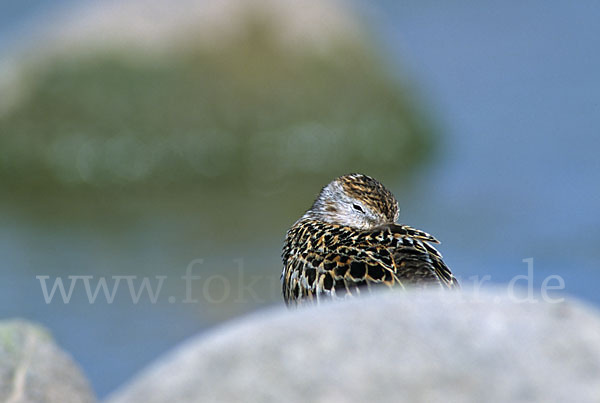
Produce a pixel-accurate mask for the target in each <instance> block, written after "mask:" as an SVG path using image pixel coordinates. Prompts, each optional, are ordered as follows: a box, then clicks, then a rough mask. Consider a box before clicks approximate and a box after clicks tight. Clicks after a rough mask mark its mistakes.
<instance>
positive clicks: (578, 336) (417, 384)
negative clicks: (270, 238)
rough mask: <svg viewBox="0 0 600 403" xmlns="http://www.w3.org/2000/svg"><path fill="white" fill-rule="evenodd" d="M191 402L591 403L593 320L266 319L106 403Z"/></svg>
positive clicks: (280, 312)
mask: <svg viewBox="0 0 600 403" xmlns="http://www.w3.org/2000/svg"><path fill="white" fill-rule="evenodd" d="M196 401H203V402H211V401H224V402H232V401H239V402H242V401H243V402H257V401H261V402H306V401H310V402H366V401H384V402H442V401H443V402H483V401H485V402H534V401H543V402H566V401H577V402H599V401H600V317H599V316H598V313H597V312H596V311H594V310H593V309H590V308H587V307H586V306H584V305H583V304H581V303H579V302H576V301H570V300H568V299H567V301H566V302H562V303H556V304H551V303H543V302H538V303H517V302H515V301H514V300H511V299H510V298H508V297H506V296H502V295H500V294H498V293H485V294H481V293H480V294H479V296H478V297H477V298H474V297H473V296H469V295H466V294H459V293H456V294H448V293H446V294H444V295H440V294H430V293H427V294H411V293H408V294H382V295H377V296H374V297H371V298H368V299H362V300H355V301H346V302H341V303H333V304H329V305H323V306H320V307H316V308H308V309H302V310H298V311H285V310H284V309H274V310H271V311H265V312H260V313H257V314H254V315H251V316H249V317H246V318H243V319H241V320H238V321H235V322H232V323H230V324H228V325H226V326H223V327H220V328H218V329H215V330H214V331H212V332H211V333H210V334H207V335H201V336H199V337H196V338H194V339H191V340H189V341H188V342H187V343H185V344H183V345H182V346H180V347H179V348H177V349H176V350H175V351H173V352H172V353H170V354H168V355H167V356H166V357H164V358H163V359H161V360H159V361H158V362H157V363H156V364H154V365H153V366H151V367H150V368H148V369H147V370H145V371H144V372H143V373H142V374H140V375H139V376H138V377H137V379H135V380H133V381H132V382H131V383H130V384H129V385H126V386H125V387H124V388H123V389H122V390H120V391H118V392H117V393H115V394H114V395H113V396H112V397H110V398H109V399H108V403H133V402H148V403H152V402H196Z"/></svg>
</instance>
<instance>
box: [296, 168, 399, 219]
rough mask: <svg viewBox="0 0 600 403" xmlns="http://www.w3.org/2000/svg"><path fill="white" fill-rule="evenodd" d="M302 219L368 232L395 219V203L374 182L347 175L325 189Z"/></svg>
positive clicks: (335, 180)
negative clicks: (367, 230)
mask: <svg viewBox="0 0 600 403" xmlns="http://www.w3.org/2000/svg"><path fill="white" fill-rule="evenodd" d="M303 218H309V219H316V220H320V221H325V222H327V223H330V224H339V225H344V226H349V227H353V228H357V229H370V228H374V227H377V226H379V225H383V224H389V223H394V222H395V221H396V220H397V219H398V202H397V201H396V198H395V197H394V195H393V194H392V193H391V192H390V191H389V190H387V189H386V188H385V186H383V185H382V184H381V183H379V182H378V181H377V180H375V179H373V178H371V177H369V176H366V175H362V174H349V175H344V176H340V177H339V178H336V179H334V180H333V181H332V182H331V183H329V184H328V185H327V186H325V187H324V188H323V189H322V190H321V193H319V196H318V197H317V199H316V200H315V202H314V203H313V205H312V207H311V208H310V210H308V211H307V212H306V214H305V215H304V217H303Z"/></svg>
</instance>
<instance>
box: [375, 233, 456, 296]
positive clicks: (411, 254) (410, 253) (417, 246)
mask: <svg viewBox="0 0 600 403" xmlns="http://www.w3.org/2000/svg"><path fill="white" fill-rule="evenodd" d="M373 232H375V234H377V235H376V236H377V237H379V238H381V237H383V238H385V239H388V241H386V242H389V243H390V246H391V247H392V248H393V250H394V252H393V254H394V263H395V265H396V269H397V274H398V277H400V278H401V279H405V280H408V282H410V283H411V284H425V283H432V282H434V283H435V282H437V283H438V284H440V285H442V286H444V287H446V288H460V286H459V284H458V280H456V278H455V277H454V276H453V275H452V272H451V271H450V268H448V266H447V265H446V263H444V261H443V260H442V255H441V253H439V252H438V251H437V249H435V248H434V247H433V246H431V244H430V243H439V241H438V240H437V239H435V238H434V237H433V236H431V235H430V234H428V233H426V232H424V231H421V230H418V229H415V228H412V227H409V226H408V225H398V224H388V225H385V226H382V227H379V228H376V229H375V230H373Z"/></svg>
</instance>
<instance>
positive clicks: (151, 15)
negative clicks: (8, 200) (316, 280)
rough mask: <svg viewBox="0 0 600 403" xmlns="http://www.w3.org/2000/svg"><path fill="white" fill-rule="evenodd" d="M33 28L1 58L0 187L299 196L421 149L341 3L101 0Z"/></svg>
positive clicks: (395, 83)
mask: <svg viewBox="0 0 600 403" xmlns="http://www.w3.org/2000/svg"><path fill="white" fill-rule="evenodd" d="M32 42H34V43H33V45H32V46H29V47H28V48H26V50H25V51H23V52H21V56H20V57H18V58H16V59H12V62H11V63H12V64H8V62H7V63H5V66H6V67H5V71H8V70H12V71H13V72H15V71H17V72H18V73H17V74H12V77H13V78H12V79H11V80H9V81H8V82H6V80H4V81H5V82H4V87H5V89H4V90H3V92H4V93H5V94H12V95H11V96H10V99H9V98H6V99H3V100H2V103H1V105H2V110H1V115H0V132H1V133H2V136H0V178H1V183H2V185H1V186H2V188H3V190H10V191H11V192H13V191H16V192H17V193H23V192H25V193H33V194H37V193H38V192H44V194H45V196H53V195H57V194H63V195H65V193H64V192H65V191H68V192H71V193H73V192H76V193H78V194H81V193H84V194H86V193H92V194H98V193H103V194H106V193H104V192H117V193H119V194H120V195H121V196H122V195H123V194H125V195H126V196H133V195H137V196H139V195H140V193H141V194H144V192H147V191H152V192H153V194H156V192H158V193H163V192H172V191H177V193H178V194H179V192H180V191H182V190H183V189H185V192H189V191H190V188H191V189H193V190H196V191H201V193H202V198H216V199H217V200H218V201H219V203H222V202H224V201H225V200H233V199H235V198H239V197H244V198H246V199H248V198H250V199H256V198H257V197H258V198H260V197H264V196H265V195H266V196H270V195H273V194H277V193H282V192H285V198H284V199H283V200H287V201H288V203H284V204H283V205H284V207H285V206H290V207H293V210H292V209H290V211H296V210H297V208H298V206H299V205H301V206H306V201H305V198H306V196H305V194H306V191H307V190H308V191H309V195H310V197H313V196H314V193H316V191H317V190H318V187H320V186H322V185H324V184H325V183H326V182H327V181H328V180H330V179H331V178H332V177H334V176H337V175H340V174H344V173H347V172H350V171H364V172H366V173H369V174H371V175H374V176H377V177H379V178H380V179H382V180H385V179H386V178H387V179H393V180H395V181H396V180H398V178H400V179H407V178H408V177H410V175H411V173H413V172H414V171H415V170H416V169H417V168H418V167H420V164H421V163H422V162H423V161H424V159H425V158H426V156H427V155H428V154H429V153H430V151H431V146H432V132H431V130H430V124H429V122H428V121H427V120H426V119H425V118H424V115H423V114H422V113H421V111H419V110H418V108H416V107H415V105H414V104H413V102H412V98H413V97H412V96H411V93H410V91H409V90H408V89H407V86H406V85H405V83H403V82H402V81H401V80H399V79H398V77H396V76H395V75H392V74H391V73H390V71H389V70H388V69H387V65H386V62H387V59H386V57H385V55H384V54H382V52H381V51H380V49H379V48H378V47H377V46H374V43H373V41H372V39H371V38H370V36H369V34H368V32H367V31H366V29H365V28H364V26H363V25H362V24H361V22H360V21H359V20H358V19H357V18H355V17H354V16H353V15H352V13H350V12H349V11H348V10H347V9H346V8H345V7H344V6H343V5H342V4H341V3H338V2H333V1H326V2H323V1H316V0H311V1H308V2H302V3H297V2H293V1H271V0H256V1H242V0H228V1H216V0H213V1H192V0H187V1H184V2H179V3H177V6H174V5H173V4H172V3H169V2H165V1H157V0H154V1H137V0H136V1H134V0H130V1H126V2H123V1H111V2H96V3H92V4H91V5H89V6H87V7H80V8H78V9H75V10H73V11H71V12H69V13H67V14H66V15H64V16H57V17H56V18H55V21H54V23H53V24H51V25H50V26H48V27H42V28H40V29H39V35H38V37H37V39H36V40H34V41H32ZM15 60H16V61H15ZM11 65H12V67H10V66H11ZM3 98H4V97H3ZM299 184H302V185H303V186H298V185H299ZM232 189H233V190H232ZM224 192H229V195H230V196H232V197H225V198H224V194H225V193H224ZM298 197H300V200H302V203H298V204H296V203H294V202H293V201H294V200H297V199H298ZM289 201H291V203H290V202H289ZM296 212H297V211H296Z"/></svg>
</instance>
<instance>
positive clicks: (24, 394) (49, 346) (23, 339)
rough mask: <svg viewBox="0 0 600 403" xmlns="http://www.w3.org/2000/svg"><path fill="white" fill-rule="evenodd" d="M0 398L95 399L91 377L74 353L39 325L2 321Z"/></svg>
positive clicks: (29, 402)
mask: <svg viewBox="0 0 600 403" xmlns="http://www.w3.org/2000/svg"><path fill="white" fill-rule="evenodd" d="M0 401H1V402H4V403H91V402H95V401H96V398H95V397H94V395H93V393H92V390H91V388H90V386H89V384H88V381H87V380H86V378H85V377H84V375H83V374H82V372H81V370H80V369H79V367H78V366H77V365H76V364H75V363H74V362H73V360H72V359H71V357H70V356H69V355H68V354H67V353H65V352H64V351H62V350H61V349H60V347H58V346H57V345H56V344H55V343H54V341H53V340H52V337H51V336H50V335H49V333H48V332H47V331H46V330H45V329H44V328H42V327H41V326H39V325H36V324H32V323H30V322H27V321H24V320H20V319H15V320H4V321H0Z"/></svg>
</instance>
